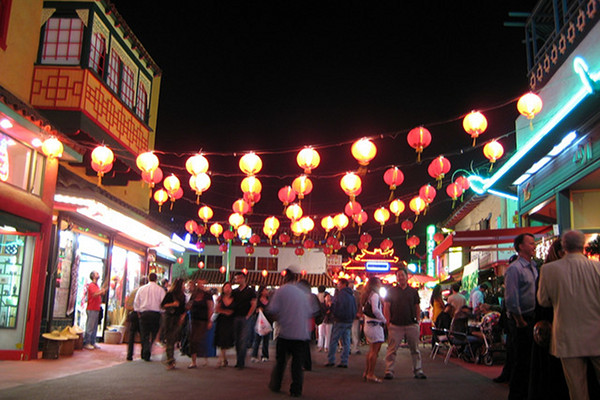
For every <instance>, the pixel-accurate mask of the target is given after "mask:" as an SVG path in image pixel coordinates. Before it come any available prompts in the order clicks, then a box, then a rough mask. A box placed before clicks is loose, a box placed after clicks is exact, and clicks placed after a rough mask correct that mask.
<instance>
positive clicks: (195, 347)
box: [186, 280, 214, 368]
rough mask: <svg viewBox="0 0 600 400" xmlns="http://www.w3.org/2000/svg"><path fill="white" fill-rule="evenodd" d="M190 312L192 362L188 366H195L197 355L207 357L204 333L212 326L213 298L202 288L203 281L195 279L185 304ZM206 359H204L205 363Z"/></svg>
mask: <svg viewBox="0 0 600 400" xmlns="http://www.w3.org/2000/svg"><path fill="white" fill-rule="evenodd" d="M186 308H187V310H188V311H189V312H190V327H191V329H190V339H189V341H190V355H191V357H192V362H191V363H190V365H188V368H197V367H198V364H197V363H196V359H197V357H208V348H207V347H208V343H207V340H206V333H207V332H208V331H209V330H210V328H212V314H213V309H214V303H213V298H212V296H211V294H210V293H208V292H207V291H205V290H204V282H203V281H200V280H198V281H196V283H195V286H194V289H193V291H192V296H191V298H190V300H189V301H188V303H187V305H186ZM207 363H208V361H207V360H205V364H207Z"/></svg>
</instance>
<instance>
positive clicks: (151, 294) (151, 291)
mask: <svg viewBox="0 0 600 400" xmlns="http://www.w3.org/2000/svg"><path fill="white" fill-rule="evenodd" d="M164 297H165V290H164V289H163V288H161V287H160V286H158V285H157V284H156V282H148V283H147V284H146V285H144V286H142V287H140V288H139V289H138V291H137V293H136V295H135V300H134V302H133V309H134V311H137V312H144V311H156V312H160V303H162V301H163V298H164Z"/></svg>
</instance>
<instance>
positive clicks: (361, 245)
mask: <svg viewBox="0 0 600 400" xmlns="http://www.w3.org/2000/svg"><path fill="white" fill-rule="evenodd" d="M357 247H358V248H359V249H361V250H366V249H368V248H369V243H367V242H358V245H357Z"/></svg>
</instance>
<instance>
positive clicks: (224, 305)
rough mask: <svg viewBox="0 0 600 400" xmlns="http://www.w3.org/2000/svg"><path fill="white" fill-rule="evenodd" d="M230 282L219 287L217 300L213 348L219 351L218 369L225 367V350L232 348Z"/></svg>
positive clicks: (226, 363) (231, 297)
mask: <svg viewBox="0 0 600 400" xmlns="http://www.w3.org/2000/svg"><path fill="white" fill-rule="evenodd" d="M231 293H232V289H231V282H225V283H224V284H223V286H222V287H221V296H219V298H218V299H217V306H216V308H215V311H216V312H217V314H218V316H217V321H216V323H217V326H216V328H215V346H216V347H218V348H219V350H220V351H221V359H220V361H219V366H220V367H226V366H227V365H228V364H229V363H228V362H227V349H230V348H232V347H233V344H234V339H233V296H232V294H231Z"/></svg>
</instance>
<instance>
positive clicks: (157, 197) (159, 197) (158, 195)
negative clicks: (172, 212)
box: [154, 189, 169, 212]
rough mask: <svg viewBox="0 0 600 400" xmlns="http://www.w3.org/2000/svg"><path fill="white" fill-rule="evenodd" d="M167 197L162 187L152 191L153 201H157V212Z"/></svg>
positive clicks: (160, 209)
mask: <svg viewBox="0 0 600 400" xmlns="http://www.w3.org/2000/svg"><path fill="white" fill-rule="evenodd" d="M168 199H169V195H168V194H167V192H166V191H165V190H164V189H158V190H157V191H156V192H154V201H156V203H158V212H161V211H162V205H163V204H165V202H166V201H167V200H168Z"/></svg>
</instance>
